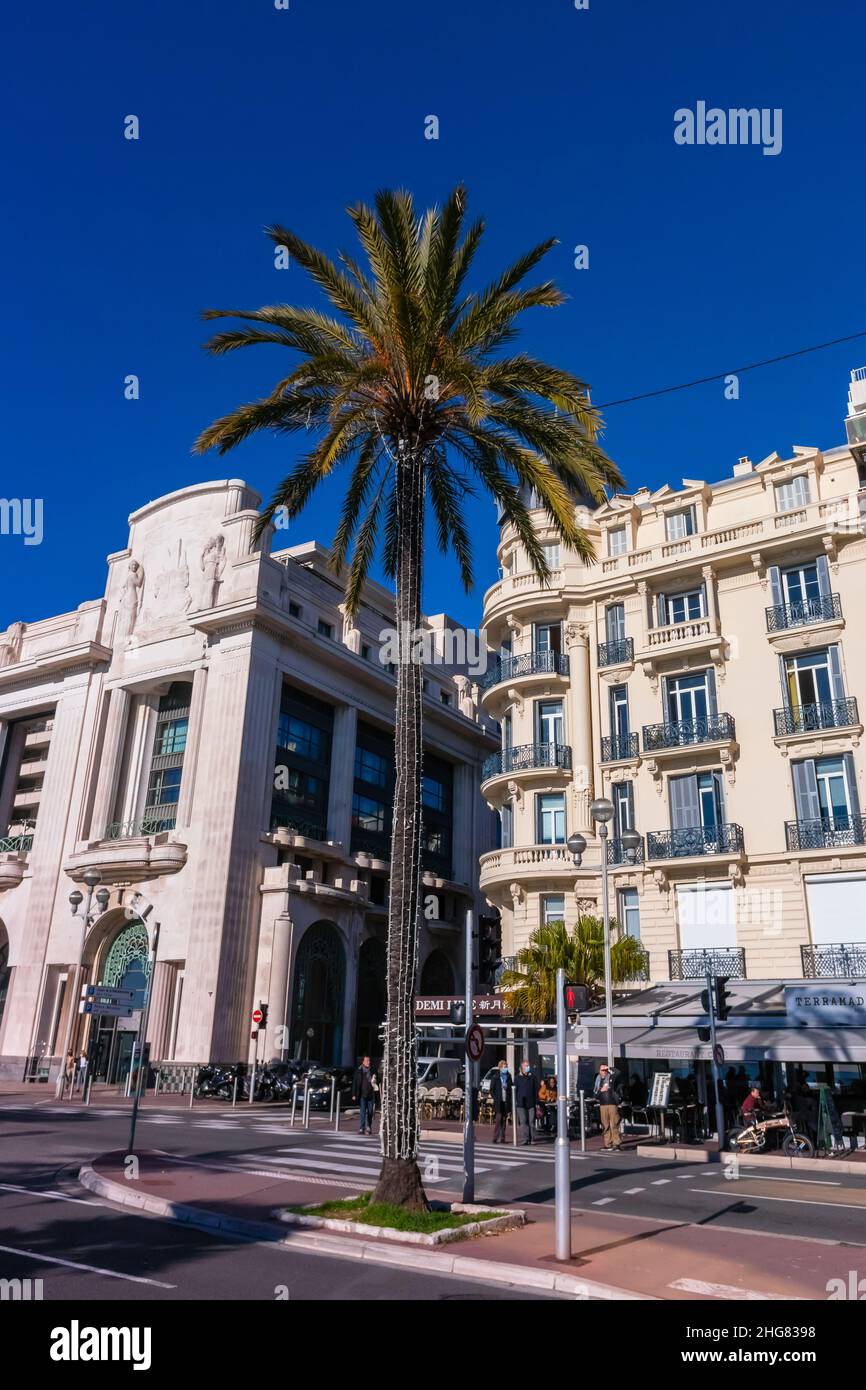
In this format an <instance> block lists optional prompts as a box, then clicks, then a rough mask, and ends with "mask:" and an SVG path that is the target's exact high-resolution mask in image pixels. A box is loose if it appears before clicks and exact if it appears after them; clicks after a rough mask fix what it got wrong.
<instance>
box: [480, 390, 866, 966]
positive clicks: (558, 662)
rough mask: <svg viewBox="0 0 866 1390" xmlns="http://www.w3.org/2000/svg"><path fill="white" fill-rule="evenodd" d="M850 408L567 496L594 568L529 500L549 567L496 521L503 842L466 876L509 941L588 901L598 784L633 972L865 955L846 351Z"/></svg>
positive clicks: (857, 553)
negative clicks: (574, 843)
mask: <svg viewBox="0 0 866 1390" xmlns="http://www.w3.org/2000/svg"><path fill="white" fill-rule="evenodd" d="M846 426H847V438H848V443H846V444H843V445H839V446H836V447H833V448H830V449H826V450H822V449H819V448H817V447H813V446H796V447H794V449H793V451H792V452H791V453H790V454H787V455H785V456H784V457H782V456H780V455H778V454H776V453H773V454H771V455H769V457H767V458H765V459H762V460H761V461H760V462H758V463H753V462H752V461H751V460H750V459H748V458H742V459H740V460H739V462H738V463H737V464H736V465H735V466H734V468H733V473H732V476H730V477H729V478H725V479H723V480H722V481H720V482H716V483H712V484H709V483H706V482H704V481H703V480H701V479H698V478H694V479H685V480H683V482H682V483H681V485H680V486H679V487H676V488H674V487H669V486H665V487H662V488H659V489H658V490H657V491H655V492H650V491H649V490H648V489H646V488H642V489H640V490H639V491H637V492H635V493H634V494H633V495H631V496H617V497H614V498H613V499H611V500H610V501H609V502H607V503H605V504H604V505H603V506H600V507H598V508H597V509H595V510H590V509H588V508H586V507H579V508H578V515H579V519H580V522H581V524H582V525H584V526H585V527H586V528H587V530H588V531H589V532H590V533H591V534H592V536H593V537H594V539H595V542H596V549H597V555H598V562H597V563H596V564H594V565H591V566H586V565H583V564H582V563H581V562H580V561H579V560H577V559H576V558H575V557H574V556H572V555H569V554H568V553H565V552H561V551H560V550H559V547H558V546H557V544H556V541H555V537H554V536H553V534H552V532H551V531H550V529H549V527H548V525H547V522H546V518H545V514H544V512H542V511H536V512H535V513H534V517H535V525H536V527H537V529H538V532H539V534H540V536H541V539H542V541H543V542H544V543H545V544H546V545H547V546H548V547H549V551H548V558H549V562H550V565H551V568H552V570H553V575H552V580H551V582H550V584H549V586H544V585H543V584H541V583H539V581H538V580H537V579H536V578H535V576H534V575H533V573H532V572H531V571H530V569H529V566H528V564H527V561H526V557H525V554H524V553H523V551H522V548H521V546H520V544H519V542H518V540H517V539H516V537H515V534H514V532H513V530H512V528H511V527H510V526H509V525H507V524H506V525H504V526H503V528H502V531H501V539H500V545H499V563H500V566H501V570H500V573H501V578H500V579H499V582H498V583H496V584H494V585H493V587H492V588H491V589H489V590H488V592H487V593H486V595H485V599H484V626H485V630H486V635H487V639H488V644H489V646H490V647H491V648H492V649H494V650H495V651H496V652H497V653H498V657H497V659H496V661H495V662H494V664H493V665H492V667H491V669H490V670H489V671H488V673H487V676H486V679H485V683H484V688H483V693H482V702H483V705H484V708H485V710H486V711H487V712H488V714H490V715H491V716H492V717H493V718H495V719H496V720H497V721H499V723H500V727H501V748H500V750H499V751H498V752H497V753H495V754H493V755H492V756H491V757H490V758H488V760H487V762H486V764H485V767H484V773H483V782H482V791H483V794H484V796H485V798H486V799H487V801H488V803H489V804H490V805H491V806H492V807H494V808H495V809H496V810H497V812H498V813H499V816H500V821H501V847H499V848H497V849H495V850H493V851H491V852H490V853H488V854H486V855H483V856H482V858H481V873H480V876H481V888H482V890H483V891H484V892H485V893H486V894H487V896H488V898H489V900H490V901H491V902H493V903H495V904H496V905H497V907H499V908H500V909H501V911H502V915H503V941H504V945H503V950H504V952H505V953H506V954H508V955H513V954H514V953H515V952H516V951H517V950H518V949H519V948H520V947H521V946H522V945H523V944H525V942H526V941H527V939H528V937H529V935H530V933H531V932H532V931H533V929H534V928H535V927H536V926H538V925H539V924H540V923H541V922H543V921H544V920H545V919H548V920H553V919H556V918H562V917H564V918H565V920H566V922H567V923H569V924H571V923H573V922H574V921H575V919H576V917H577V916H578V914H579V913H580V912H583V911H591V912H599V911H600V902H601V879H600V872H599V865H600V858H599V855H600V844H599V841H598V839H597V838H596V836H595V833H594V829H593V826H592V824H591V822H590V816H589V804H590V801H591V800H592V798H593V796H602V795H603V796H606V797H609V798H610V799H611V800H612V801H613V802H614V805H615V808H616V810H615V819H614V821H613V823H612V838H611V840H610V841H609V844H608V853H607V857H608V862H609V872H610V880H609V881H610V888H611V903H612V908H613V910H614V911H616V913H617V916H618V919H619V923H620V925H621V928H622V929H623V930H626V931H629V932H631V933H633V934H634V935H637V936H639V938H640V941H641V943H642V945H643V947H644V950H645V952H646V969H645V972H644V974H645V980H646V981H652V982H664V981H668V980H681V979H689V978H700V977H701V976H702V975H703V973H704V972H705V969H706V966H707V963H708V960H709V963H710V964H711V965H712V968H713V972H714V973H718V974H725V975H729V976H731V977H732V978H733V979H748V980H761V979H776V980H778V979H781V978H785V977H787V978H791V979H798V978H799V979H802V978H804V977H806V978H814V977H818V976H824V975H839V976H846V977H848V978H851V977H852V976H853V975H859V976H861V977H863V976H864V975H866V833H864V831H866V821H864V817H863V811H862V807H863V804H864V798H866V785H864V778H866V759H864V753H863V747H862V742H861V740H862V735H863V722H862V719H863V710H864V709H866V641H864V635H866V619H864V595H866V539H864V528H863V522H862V517H861V507H860V504H861V498H862V497H863V495H864V494H863V491H862V489H863V486H864V477H866V457H864V455H866V369H864V370H862V371H858V372H855V373H853V374H852V380H851V385H850V390H849V403H848V418H847V421H846ZM625 828H631V829H636V830H637V831H638V833H639V834H640V836H641V849H640V851H639V852H638V855H637V863H635V864H628V863H626V862H625V856H624V854H623V852H622V847H621V845H620V844H619V843H618V837H619V834H620V833H621V831H622V830H623V829H625ZM573 830H579V831H581V832H582V833H583V834H584V835H585V836H586V838H587V840H588V841H589V845H588V849H587V852H586V854H585V855H584V857H583V864H582V867H581V868H580V869H579V870H578V869H576V868H575V866H574V864H573V862H572V859H571V857H570V855H569V852H568V850H567V848H566V846H565V840H566V838H567V836H568V835H569V834H570V833H571V832H572V831H573ZM707 952H709V953H710V955H709V957H708V956H707V954H706V953H707Z"/></svg>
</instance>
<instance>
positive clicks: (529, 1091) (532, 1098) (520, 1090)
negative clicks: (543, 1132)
mask: <svg viewBox="0 0 866 1390" xmlns="http://www.w3.org/2000/svg"><path fill="white" fill-rule="evenodd" d="M537 1099H538V1087H537V1086H536V1084H535V1077H534V1076H533V1075H532V1072H531V1070H530V1067H529V1063H528V1062H524V1063H523V1065H522V1066H521V1068H520V1074H519V1076H518V1078H517V1080H516V1081H515V1083H514V1101H515V1105H516V1107H517V1126H518V1129H519V1132H520V1142H521V1144H524V1145H525V1144H531V1143H532V1122H533V1120H534V1119H535V1102H536V1100H537Z"/></svg>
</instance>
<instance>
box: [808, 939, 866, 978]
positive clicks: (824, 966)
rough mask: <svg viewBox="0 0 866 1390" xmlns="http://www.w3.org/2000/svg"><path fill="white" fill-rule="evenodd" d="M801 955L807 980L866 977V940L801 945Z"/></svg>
mask: <svg viewBox="0 0 866 1390" xmlns="http://www.w3.org/2000/svg"><path fill="white" fill-rule="evenodd" d="M800 957H801V959H802V962H803V976H804V978H805V979H807V980H829V979H837V980H863V979H866V941H850V942H848V941H840V942H833V943H832V944H822V945H820V946H801V947H800Z"/></svg>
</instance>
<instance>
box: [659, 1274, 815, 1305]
mask: <svg viewBox="0 0 866 1390" xmlns="http://www.w3.org/2000/svg"><path fill="white" fill-rule="evenodd" d="M668 1288H669V1289H680V1290H681V1291H682V1292H683V1293H702V1294H704V1295H705V1296H706V1297H707V1298H737V1299H740V1300H745V1301H746V1302H749V1303H755V1302H760V1303H787V1302H788V1301H789V1300H790V1301H791V1302H792V1303H802V1302H803V1300H802V1299H801V1298H797V1297H796V1295H794V1294H790V1293H764V1292H763V1290H761V1289H741V1288H739V1287H738V1286H737V1285H736V1284H710V1283H707V1282H706V1281H705V1280H704V1279H675V1280H674V1281H673V1283H672V1284H668Z"/></svg>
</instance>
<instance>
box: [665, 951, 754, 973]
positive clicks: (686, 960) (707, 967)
mask: <svg viewBox="0 0 866 1390" xmlns="http://www.w3.org/2000/svg"><path fill="white" fill-rule="evenodd" d="M668 975H669V977H670V978H671V979H672V980H705V979H706V977H707V975H724V976H725V977H726V978H727V979H729V980H745V979H746V953H745V951H744V950H743V948H742V946H708V947H694V948H691V949H689V950H685V951H668Z"/></svg>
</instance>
